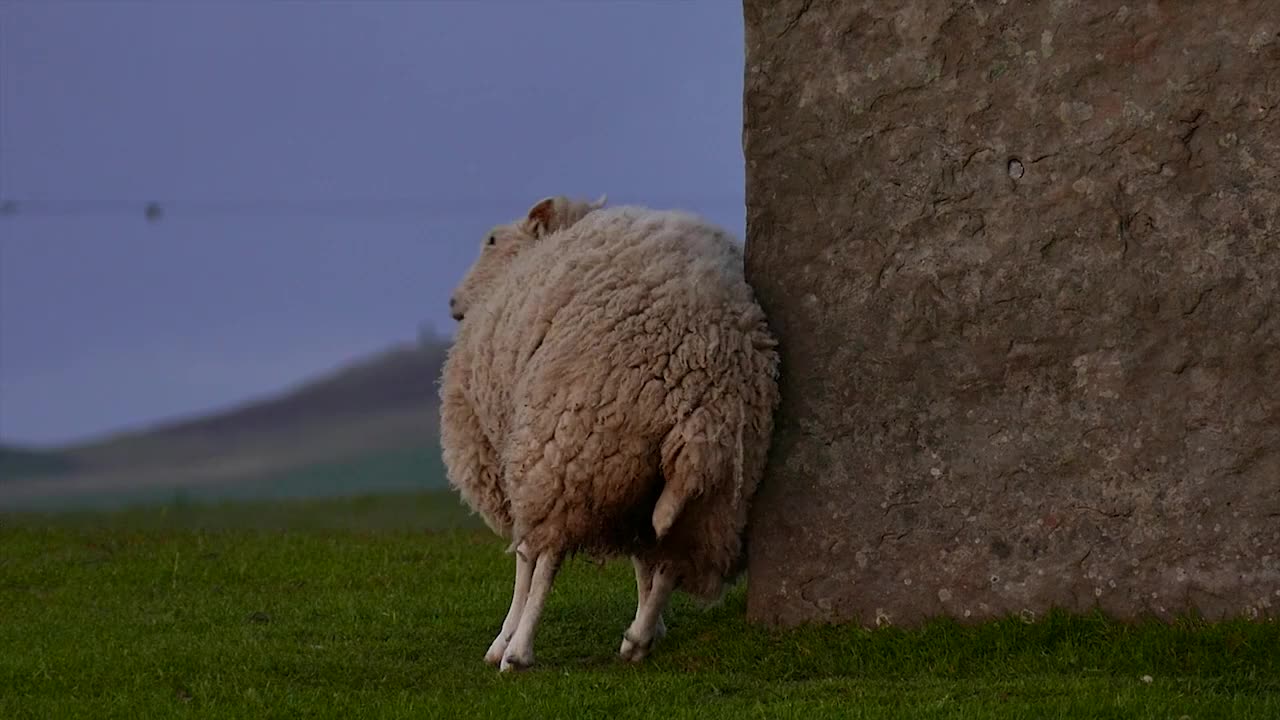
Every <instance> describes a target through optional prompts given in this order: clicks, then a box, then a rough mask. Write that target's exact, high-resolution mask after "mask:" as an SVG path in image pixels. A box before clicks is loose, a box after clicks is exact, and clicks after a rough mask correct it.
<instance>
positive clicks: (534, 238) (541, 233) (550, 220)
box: [449, 197, 605, 320]
mask: <svg viewBox="0 0 1280 720" xmlns="http://www.w3.org/2000/svg"><path fill="white" fill-rule="evenodd" d="M604 203H605V198H604V197H601V198H600V199H599V200H597V201H595V202H590V203H588V202H582V201H578V200H570V199H569V198H566V197H549V198H544V199H542V200H539V201H538V203H537V204H535V205H534V206H533V207H531V208H529V212H528V213H526V214H525V216H524V217H523V218H521V219H519V220H517V221H515V222H512V223H508V224H506V225H499V226H497V227H495V228H493V229H492V230H490V231H489V234H488V235H486V236H485V239H484V243H483V244H482V245H481V246H480V256H479V257H478V258H476V261H475V262H474V263H473V264H472V265H471V269H470V270H468V271H467V274H466V275H465V276H464V277H463V278H462V282H461V283H459V284H458V287H457V289H455V290H454V291H453V296H452V297H450V298H449V310H450V312H452V314H453V319H454V320H461V319H462V318H463V316H465V315H466V313H467V310H468V309H469V308H470V307H471V306H473V305H475V303H476V302H478V301H479V300H480V299H481V298H483V297H484V296H485V295H486V294H487V293H488V292H489V289H490V288H491V287H493V285H494V284H495V283H496V282H497V281H498V278H500V277H501V276H502V274H503V273H504V272H506V269H507V267H508V266H509V265H510V264H511V261H512V260H514V259H515V258H516V257H517V256H518V255H519V254H520V253H522V252H524V251H525V250H527V249H528V248H531V247H533V246H534V244H535V243H537V242H538V241H539V240H541V239H542V238H544V237H546V236H547V235H550V234H551V233H554V232H556V231H558V230H563V229H565V228H567V227H569V226H570V225H573V224H574V223H576V222H578V221H579V220H581V219H582V218H583V217H585V216H586V214H587V213H589V212H591V211H592V210H597V209H599V208H602V207H604Z"/></svg>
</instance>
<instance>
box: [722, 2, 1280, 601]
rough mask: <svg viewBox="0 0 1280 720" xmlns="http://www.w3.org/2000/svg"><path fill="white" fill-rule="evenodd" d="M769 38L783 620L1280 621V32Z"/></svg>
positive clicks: (1169, 5)
mask: <svg viewBox="0 0 1280 720" xmlns="http://www.w3.org/2000/svg"><path fill="white" fill-rule="evenodd" d="M744 8H745V19H746V29H747V68H746V98H745V115H746V128H745V133H744V146H745V152H746V160H747V178H748V184H747V237H748V240H747V265H748V272H749V276H750V279H751V282H752V283H753V284H754V285H755V286H756V288H757V290H758V292H759V295H760V298H761V300H762V302H763V303H764V305H765V307H766V308H767V310H768V312H769V314H770V316H771V318H772V322H773V323H774V325H775V327H776V328H777V330H778V332H779V334H780V336H781V339H782V341H783V347H782V350H783V367H782V373H783V378H782V383H783V396H784V398H783V405H782V408H781V409H780V411H779V415H778V432H777V436H776V439H775V444H774V449H773V452H772V455H771V460H770V463H771V464H770V469H769V473H768V475H767V477H766V480H765V484H764V487H763V489H762V492H761V495H760V497H759V499H758V501H757V503H756V510H755V513H754V516H753V529H752V536H751V544H750V548H751V549H750V564H749V573H750V590H749V602H748V607H749V615H750V616H751V617H752V618H755V619H758V620H762V621H767V622H776V623H781V624H792V623H797V622H803V621H832V620H837V621H850V620H851V621H856V622H860V623H862V624H865V625H874V624H881V623H885V622H888V623H893V624H899V625H912V624H915V623H918V622H919V621H921V620H922V619H924V618H926V617H929V616H935V615H948V616H952V617H957V618H961V619H965V618H968V619H973V620H977V619H982V618H988V617H992V616H999V615H1003V614H1006V613H1031V614H1039V613H1042V612H1044V611H1045V610H1047V609H1049V608H1050V607H1054V606H1057V607H1065V608H1068V609H1071V610H1075V611H1084V610H1088V609H1090V608H1093V607H1095V606H1099V607H1101V608H1102V609H1103V610H1104V611H1105V612H1107V613H1109V614H1111V615H1113V616H1118V617H1122V618H1132V617H1138V616H1143V615H1147V614H1154V615H1157V616H1161V617H1170V616H1173V615H1175V614H1179V613H1182V612H1184V611H1187V610H1189V609H1191V608H1194V609H1196V610H1198V611H1199V612H1201V613H1203V614H1204V615H1205V616H1207V617H1211V618H1220V617H1224V616H1230V615H1237V614H1243V615H1246V616H1252V617H1259V616H1267V615H1276V614H1280V613H1277V610H1278V609H1280V310H1278V308H1277V305H1278V302H1280V37H1278V34H1280V5H1277V3H1276V2H1274V0H1255V1H1252V2H1212V3H1211V2H1173V1H1170V2H1154V1H1153V2H1146V1H1138V2H1127V3H1120V2H1109V1H1104V2H1096V3H1095V2H1085V1H1084V0H1079V1H1072V0H1052V1H1050V0H1045V1H1044V2H1028V1H1025V0H1018V1H1017V2H1014V1H1013V0H1010V1H1009V2H995V1H992V2H971V1H964V2H961V1H959V0H899V1H898V2H880V1H876V0H808V1H806V0H784V1H781V2H775V1H774V0H746V2H745V4H744Z"/></svg>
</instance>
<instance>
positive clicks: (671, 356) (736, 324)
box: [441, 198, 778, 600]
mask: <svg viewBox="0 0 1280 720" xmlns="http://www.w3.org/2000/svg"><path fill="white" fill-rule="evenodd" d="M490 242H492V244H490ZM455 300H456V301H457V305H456V307H455V310H456V312H458V313H459V314H461V315H462V316H463V317H462V320H461V322H460V326H459V329H458V333H457V336H456V340H455V343H454V345H453V347H452V348H451V350H450V353H449V357H448V359H447V361H446V363H445V366H444V369H443V373H442V382H441V413H442V425H441V428H442V431H441V435H442V443H443V449H444V461H445V463H446V466H447V468H448V476H449V480H450V483H451V484H452V485H453V486H454V487H455V488H457V490H458V491H459V492H460V493H461V495H462V497H463V498H464V499H465V501H466V502H467V503H468V504H469V505H470V506H471V507H472V508H473V509H475V510H476V511H477V512H478V513H479V514H480V515H481V516H482V517H483V518H484V520H485V522H486V523H487V524H488V525H489V527H490V528H492V529H493V530H494V531H495V532H497V533H499V534H500V535H502V536H503V537H505V538H509V539H510V540H511V547H512V548H515V547H516V546H518V545H520V544H522V543H523V544H524V546H525V549H526V551H527V552H528V556H529V557H537V556H539V555H540V554H541V553H542V552H543V551H546V550H552V551H558V552H564V553H575V552H586V553H590V554H595V555H616V554H632V555H636V556H638V557H640V558H642V559H645V560H647V561H649V562H651V563H655V565H656V566H660V567H666V568H668V569H669V570H671V571H672V572H673V573H674V574H675V575H676V577H677V578H678V585H677V587H678V588H679V589H682V590H684V591H685V592H688V593H690V594H692V595H695V596H698V597H701V598H704V599H708V600H713V599H715V598H716V597H718V596H719V594H720V593H721V592H722V591H723V588H724V586H725V584H726V583H728V582H731V581H732V580H733V579H734V578H736V576H737V575H738V573H740V572H741V570H742V568H743V563H742V558H743V555H744V552H743V550H744V548H743V532H744V528H745V525H746V521H747V513H748V508H749V505H750V502H751V499H752V497H753V495H754V494H755V490H756V487H757V485H758V484H759V482H760V479H761V475H762V474H763V471H764V465H765V455H766V453H767V451H768V446H769V440H770V436H771V434H772V429H773V413H774V409H775V408H776V406H777V403H778V389H777V373H778V356H777V353H776V351H775V345H776V343H775V340H774V337H773V335H772V333H771V332H770V330H769V328H768V326H767V323H766V319H765V315H764V313H763V311H762V310H761V309H760V307H759V305H758V304H757V303H756V301H755V298H754V293H753V292H752V290H751V288H750V287H749V286H748V285H747V283H746V282H745V280H744V278H743V260H742V253H741V250H740V249H739V248H738V246H737V245H735V244H734V243H733V242H732V241H731V240H730V238H729V236H728V235H727V234H726V233H725V232H724V231H722V230H720V229H719V228H717V227H715V226H713V225H710V224H707V223H706V222H703V221H702V220H700V219H698V218H697V217H695V216H692V215H689V214H686V213H682V212H674V211H656V210H650V209H645V208H639V207H616V208H608V209H601V208H600V206H599V204H586V203H579V202H573V201H568V200H565V199H563V198H556V199H554V201H553V200H548V201H544V203H540V204H539V205H537V206H535V207H534V209H533V210H531V211H530V216H529V217H528V218H525V219H523V220H521V221H520V222H517V223H513V224H511V225H506V226H502V227H500V228H497V229H495V230H494V232H493V234H492V235H490V236H489V238H486V244H485V245H484V246H483V247H482V251H481V256H480V258H479V259H478V260H477V262H476V265H475V266H474V267H473V269H472V271H471V272H470V273H469V274H468V277H467V278H465V279H464V281H463V283H462V284H461V286H460V287H459V289H458V292H457V293H456V294H455ZM659 498H661V500H659ZM655 510H656V512H655ZM655 524H656V525H657V526H658V528H657V530H655V527H654V526H655ZM659 534H661V537H659Z"/></svg>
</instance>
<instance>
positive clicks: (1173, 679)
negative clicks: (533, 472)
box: [0, 496, 1280, 720]
mask: <svg viewBox="0 0 1280 720" xmlns="http://www.w3.org/2000/svg"><path fill="white" fill-rule="evenodd" d="M432 508H435V509H434V510H433V509H432ZM352 518H360V519H359V520H353V519H352ZM415 518H416V519H415ZM439 527H449V528H453V529H449V530H437V529H435V528H439ZM264 528H275V529H264ZM281 528H283V529H281ZM501 548H502V546H501V544H500V543H499V542H498V541H497V540H496V539H495V538H493V537H491V536H490V535H489V534H488V533H487V532H486V531H483V530H477V529H475V527H474V520H473V519H468V518H467V516H466V514H465V513H463V512H461V511H459V510H458V509H457V506H456V501H454V500H452V498H449V499H442V498H441V497H440V496H426V497H418V498H413V499H412V500H411V501H408V500H407V499H406V498H404V497H398V498H392V499H390V500H387V499H362V500H357V501H336V500H329V501H323V502H313V503H310V504H307V505H305V506H286V505H279V506H271V505H254V506H226V507H222V508H203V509H197V508H179V509H172V508H171V509H168V510H166V511H163V512H162V511H160V510H152V511H136V510H135V511H129V512H126V513H120V514H113V515H107V516H88V515H79V516H69V517H64V516H15V517H3V518H0V717H2V718H28V717H38V718H75V717H86V718H109V717H146V718H153V717H252V718H267V717H334V718H354V717H406V718H407V717H414V718H434V717H480V718H484V717H519V718H556V717H601V718H604V717H661V718H678V717H690V718H692V717H698V716H701V717H717V718H718V717H726V718H737V717H796V718H808V717H845V718H964V719H965V720H971V719H973V718H986V717H1001V718H1006V717H1007V718H1037V719H1040V718H1162V719H1163V718H1169V719H1174V720H1176V719H1177V718H1181V717H1184V716H1186V717H1190V718H1195V719H1196V720H1202V719H1203V718H1217V717H1224V718H1226V717H1229V718H1259V719H1263V718H1280V624H1278V623H1275V622H1267V623H1253V624H1250V623H1244V622H1228V623H1221V624H1214V625H1208V624H1203V623H1199V622H1195V621H1191V620H1186V621H1182V622H1179V623H1175V624H1172V625H1165V624H1159V623H1154V622H1153V623H1143V624H1134V625H1126V624H1120V623H1114V622H1110V621H1107V620H1105V619H1103V618H1101V617H1097V616H1085V617H1066V616H1063V615H1060V614H1051V615H1050V616H1048V617H1047V618H1045V619H1043V620H1040V621H1037V622H1034V623H1025V622H1022V621H1020V620H1016V619H1011V620H1007V621H1002V622H995V623H986V624H982V625H977V626H964V625H960V624H958V623H954V622H947V621H937V622H934V623H931V624H930V625H928V626H927V627H925V628H922V629H918V630H900V629H880V630H875V631H866V630H861V629H857V628H852V627H807V628H801V629H795V630H770V629H767V628H763V627H758V626H754V625H751V624H748V623H746V622H745V621H744V619H743V609H744V593H743V588H742V587H738V588H736V589H735V590H734V591H733V592H731V593H730V594H729V596H728V597H727V598H726V600H725V602H724V603H722V604H721V605H719V606H717V607H714V608H711V609H709V610H702V609H699V608H698V607H696V606H695V605H693V604H692V603H691V602H689V601H687V600H686V599H684V598H677V600H676V602H675V603H674V605H673V607H672V609H671V611H669V612H668V615H667V621H668V625H669V627H670V632H671V634H670V636H669V637H668V638H667V640H666V641H665V642H663V643H661V644H660V645H659V646H658V647H657V649H656V650H655V654H654V655H653V656H652V657H651V658H650V659H649V660H647V661H646V662H645V663H644V664H642V665H639V666H631V665H627V664H624V663H622V662H620V661H618V660H616V658H615V657H614V653H615V652H616V650H617V645H618V642H619V641H620V639H621V632H622V630H623V628H624V627H625V625H626V623H627V622H628V621H629V620H630V617H631V615H632V613H633V611H634V584H633V580H632V577H631V571H630V567H629V565H628V564H627V563H626V562H621V561H620V562H612V563H609V564H607V565H605V566H604V567H598V566H595V565H592V564H590V563H589V562H587V561H585V560H575V561H571V562H569V563H568V564H567V565H566V567H565V569H564V571H563V573H562V574H561V576H560V578H559V579H558V581H557V583H556V587H555V590H554V591H553V593H552V595H551V598H550V601H549V603H548V607H547V611H546V614H545V620H544V624H543V626H542V630H541V632H540V633H539V635H538V638H537V645H536V650H537V661H538V665H537V666H536V668H535V669H534V670H531V671H529V672H527V673H525V674H521V675H517V676H502V675H499V674H498V673H497V672H496V671H495V670H493V669H492V668H490V667H489V666H487V665H484V664H483V663H482V661H481V657H482V655H483V653H484V651H485V648H486V647H487V646H488V643H489V641H490V640H491V639H492V636H493V634H494V633H495V632H496V630H497V627H498V625H499V623H500V622H501V620H502V616H503V614H504V613H505V611H506V606H507V603H508V601H509V598H510V595H509V594H510V584H511V574H512V567H511V559H510V557H508V556H506V555H504V554H503V553H502V551H501ZM1143 676H1150V677H1151V682H1149V683H1147V682H1144V681H1143V679H1142V678H1143Z"/></svg>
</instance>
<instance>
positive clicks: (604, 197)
mask: <svg viewBox="0 0 1280 720" xmlns="http://www.w3.org/2000/svg"><path fill="white" fill-rule="evenodd" d="M608 199H609V195H608V194H604V195H601V196H600V199H599V200H596V201H595V202H593V203H591V209H592V210H599V209H600V208H602V207H604V203H605V201H606V200H608Z"/></svg>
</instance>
